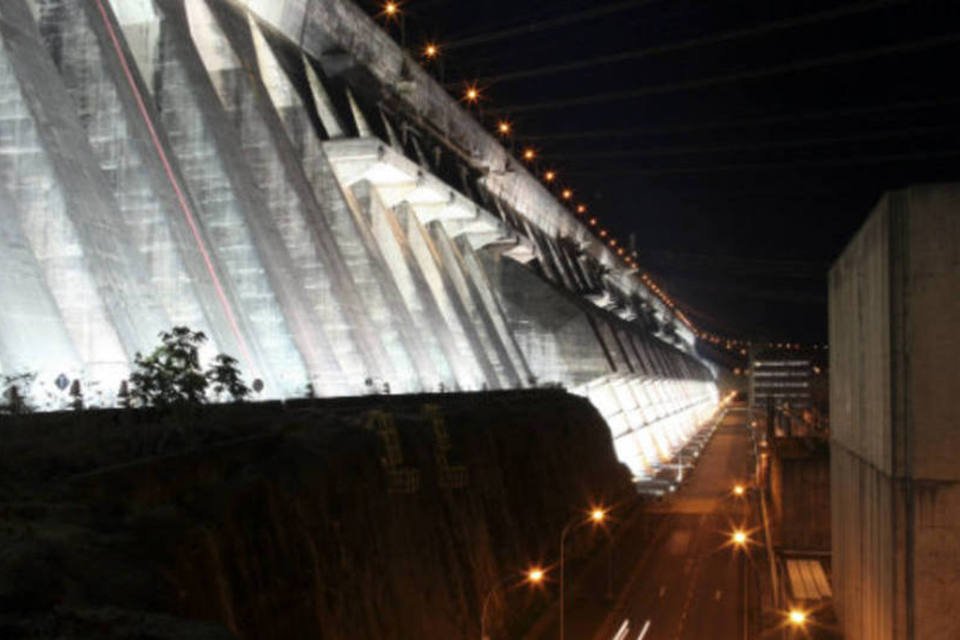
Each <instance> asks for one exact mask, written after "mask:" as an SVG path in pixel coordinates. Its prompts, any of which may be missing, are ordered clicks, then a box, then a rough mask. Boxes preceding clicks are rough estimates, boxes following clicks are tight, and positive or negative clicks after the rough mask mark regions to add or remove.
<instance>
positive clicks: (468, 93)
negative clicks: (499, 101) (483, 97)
mask: <svg viewBox="0 0 960 640" xmlns="http://www.w3.org/2000/svg"><path fill="white" fill-rule="evenodd" d="M463 99H464V100H466V101H467V102H468V103H470V104H475V103H477V102H479V101H480V89H478V88H477V85H475V84H470V85H467V88H466V89H464V91H463Z"/></svg>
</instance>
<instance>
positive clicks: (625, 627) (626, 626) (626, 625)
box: [613, 618, 630, 640]
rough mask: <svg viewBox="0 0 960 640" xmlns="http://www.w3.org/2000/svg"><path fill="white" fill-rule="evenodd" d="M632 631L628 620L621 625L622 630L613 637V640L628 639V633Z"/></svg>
mask: <svg viewBox="0 0 960 640" xmlns="http://www.w3.org/2000/svg"><path fill="white" fill-rule="evenodd" d="M628 631H630V619H629V618H627V619H626V620H624V621H623V624H621V625H620V628H619V629H618V630H617V632H616V633H615V634H614V636H613V640H623V639H624V638H626V637H627V632H628Z"/></svg>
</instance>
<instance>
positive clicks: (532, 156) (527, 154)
mask: <svg viewBox="0 0 960 640" xmlns="http://www.w3.org/2000/svg"><path fill="white" fill-rule="evenodd" d="M536 158H537V150H536V149H534V148H533V147H527V148H526V149H524V150H523V159H524V160H526V161H527V162H533V161H534V160H536Z"/></svg>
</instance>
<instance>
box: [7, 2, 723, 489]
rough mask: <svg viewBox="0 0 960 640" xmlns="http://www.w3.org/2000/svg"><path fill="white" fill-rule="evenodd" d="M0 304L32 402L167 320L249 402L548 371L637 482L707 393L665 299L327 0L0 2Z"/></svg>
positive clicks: (688, 339)
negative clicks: (606, 431) (249, 394)
mask: <svg viewBox="0 0 960 640" xmlns="http://www.w3.org/2000/svg"><path fill="white" fill-rule="evenodd" d="M0 299H2V300H3V305H0V375H4V376H13V375H18V374H22V373H33V374H36V376H37V377H36V382H35V384H34V387H33V389H32V395H33V398H34V400H35V404H36V405H37V406H38V408H41V409H47V410H54V409H57V408H60V407H62V406H64V404H65V403H66V401H67V399H66V395H65V389H66V388H67V386H68V384H69V383H71V382H72V381H74V380H76V381H79V382H80V383H81V384H82V386H83V388H84V389H86V390H87V391H88V393H87V394H86V395H87V397H92V396H93V395H96V397H97V398H98V403H99V404H100V405H101V406H112V405H113V404H114V402H115V396H116V394H117V390H118V389H119V387H120V384H121V382H122V381H123V380H125V379H126V378H128V376H129V375H130V366H131V362H132V360H133V358H134V356H135V354H136V353H137V352H138V351H142V352H149V351H150V350H151V349H152V348H153V346H155V343H156V340H157V338H156V336H157V334H158V332H160V331H162V330H167V329H169V328H170V327H172V326H174V325H185V326H189V327H190V328H192V329H195V330H200V331H203V332H204V333H205V334H206V335H207V336H208V337H209V339H210V341H209V343H208V345H207V347H206V350H205V353H204V356H205V357H206V358H210V357H212V356H213V355H215V354H216V353H218V352H223V353H227V354H230V355H232V356H234V357H236V358H238V359H239V360H240V364H241V367H242V369H243V370H244V372H245V373H246V374H247V377H248V379H257V380H259V381H261V382H262V383H263V391H262V393H261V396H260V398H261V399H271V398H291V397H299V396H302V395H303V394H304V389H305V388H306V386H307V385H308V384H309V385H310V386H311V387H312V388H313V389H314V390H315V391H316V392H317V393H318V394H319V395H321V396H327V397H332V396H346V395H358V394H364V393H372V392H375V391H383V390H386V389H389V390H390V391H391V392H392V393H416V392H437V391H473V390H482V389H490V390H493V389H517V388H526V387H533V386H542V385H544V384H555V385H562V386H564V387H565V388H567V389H570V390H571V391H573V392H575V393H579V394H581V395H585V396H587V397H589V398H590V399H591V401H592V402H594V404H595V405H597V407H598V408H599V409H600V410H601V412H602V413H603V415H604V418H605V419H606V420H607V421H608V423H610V426H611V428H612V429H614V432H615V433H614V435H615V437H616V438H617V451H618V452H619V454H620V456H621V458H622V459H623V460H624V462H626V463H627V464H628V465H629V466H630V468H631V470H632V471H633V472H634V473H635V474H637V475H643V474H645V473H647V472H649V470H650V468H651V466H652V465H654V464H656V463H657V462H659V461H660V459H662V458H664V457H666V456H669V454H670V453H671V452H672V451H673V450H675V449H676V447H677V446H678V445H679V444H681V443H682V441H683V439H684V436H685V434H686V433H687V432H688V431H689V429H690V428H691V427H692V426H693V425H694V424H695V423H696V421H697V420H698V419H699V418H702V417H703V416H704V415H705V414H706V413H708V412H709V411H710V410H712V408H713V406H714V405H715V403H716V401H717V394H716V388H715V385H714V379H713V374H712V370H711V368H710V367H709V366H708V365H707V364H706V363H704V362H703V361H701V360H700V359H699V358H698V357H697V356H696V350H695V348H694V340H695V339H694V336H693V333H692V332H691V329H690V328H689V327H688V326H687V325H686V324H685V322H684V319H683V318H682V316H679V315H678V314H676V313H675V312H674V311H673V309H672V308H670V306H668V305H667V304H665V303H664V302H663V301H662V300H661V299H660V298H659V297H658V296H657V295H654V294H653V293H652V292H651V290H650V289H649V288H648V287H647V285H646V284H645V283H644V281H643V278H642V276H641V274H639V273H637V272H636V271H632V270H631V269H629V268H627V266H626V264H625V263H624V262H623V261H622V260H621V259H619V258H618V256H617V254H616V253H615V251H614V249H613V248H612V247H610V246H608V245H607V244H605V243H604V242H603V241H601V240H599V239H598V238H595V237H594V235H593V234H592V233H591V232H590V231H589V230H588V227H587V226H586V225H585V224H584V222H583V221H582V219H580V218H578V217H577V216H576V215H575V214H574V213H573V212H571V211H570V210H569V209H568V208H567V206H566V205H563V204H561V203H560V202H559V201H558V200H557V199H556V198H555V197H554V196H553V195H552V194H551V193H550V192H549V191H548V190H547V189H546V188H545V187H544V186H543V185H542V184H540V182H539V181H538V179H537V178H536V177H535V176H533V175H531V174H530V173H528V172H527V171H526V170H525V168H524V167H523V166H522V163H520V162H517V161H516V160H515V159H514V158H513V157H512V156H510V154H509V153H508V152H507V151H506V150H505V149H503V147H502V146H500V145H499V143H497V142H496V141H495V140H494V139H493V138H491V137H490V136H489V135H488V134H486V133H485V132H484V131H483V129H482V127H481V126H480V125H479V124H478V123H477V122H476V121H475V120H474V119H473V118H472V116H471V115H470V114H468V113H467V112H465V111H464V110H463V109H462V108H461V107H460V106H459V105H458V104H457V102H456V100H454V99H453V98H451V97H450V96H449V95H448V94H447V93H446V92H445V91H444V90H443V89H442V88H441V87H440V86H439V85H438V84H437V83H436V82H434V81H433V80H432V79H431V78H430V77H429V76H428V75H427V74H426V72H424V71H423V70H422V69H420V68H419V67H418V66H417V65H416V63H415V62H414V61H413V60H412V58H411V57H410V56H409V55H408V54H406V53H405V52H404V51H402V50H401V49H400V48H399V47H398V46H397V45H396V44H395V43H393V41H392V40H390V38H389V37H388V36H387V34H385V33H384V32H383V31H382V30H380V29H379V28H378V27H377V26H376V25H375V24H374V23H373V22H372V21H371V20H370V19H369V18H367V17H366V16H365V15H364V14H363V13H362V12H361V11H360V9H359V8H357V7H356V6H354V5H353V4H351V3H350V2H348V1H345V0H309V1H308V0H298V1H276V2H275V1H273V0H270V1H269V2H259V1H250V2H227V1H226V0H190V1H189V2H184V1H183V0H5V1H4V2H3V3H0ZM55 380H66V381H67V383H68V384H61V385H60V386H55V385H54V381H55Z"/></svg>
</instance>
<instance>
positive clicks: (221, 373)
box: [206, 353, 251, 402]
mask: <svg viewBox="0 0 960 640" xmlns="http://www.w3.org/2000/svg"><path fill="white" fill-rule="evenodd" d="M206 375H207V380H208V381H209V382H210V383H212V384H213V392H214V393H215V394H216V396H217V399H218V400H219V399H220V397H221V396H222V395H223V393H224V392H226V393H229V394H230V397H231V398H232V399H233V400H234V401H235V402H243V401H244V400H245V399H246V398H247V396H249V395H250V393H251V390H250V387H248V386H247V385H246V384H245V383H244V382H243V378H242V377H241V376H240V369H239V368H238V367H237V359H236V358H233V357H231V356H228V355H226V354H225V353H221V354H220V355H218V356H217V357H216V358H214V359H213V366H212V367H210V370H209V371H207V374H206Z"/></svg>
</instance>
